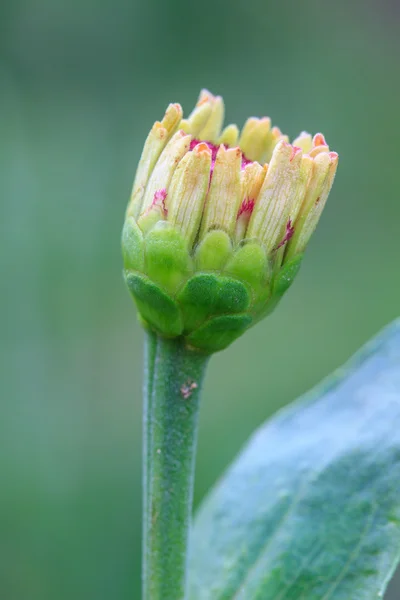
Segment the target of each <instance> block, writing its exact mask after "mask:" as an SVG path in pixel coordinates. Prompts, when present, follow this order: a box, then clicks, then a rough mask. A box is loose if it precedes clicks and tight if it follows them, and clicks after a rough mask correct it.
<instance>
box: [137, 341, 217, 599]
mask: <svg viewBox="0 0 400 600" xmlns="http://www.w3.org/2000/svg"><path fill="white" fill-rule="evenodd" d="M148 335H149V336H152V335H153V334H148ZM146 357H147V358H146V364H145V379H146V381H145V386H144V401H145V411H144V444H145V447H144V470H143V480H144V481H143V483H144V519H143V600H182V599H183V598H184V597H185V584H186V563H187V549H188V534H189V526H190V520H191V512H192V501H193V483H194V466H195V450H196V441H197V424H198V413H199V400H200V390H201V384H202V380H203V377H204V374H205V369H206V365H207V362H208V356H207V355H205V354H202V353H200V352H196V351H193V350H189V349H188V348H187V347H185V345H184V342H183V340H181V339H179V338H178V339H174V340H167V339H164V338H157V339H156V338H154V337H149V338H148V340H147V352H146Z"/></svg>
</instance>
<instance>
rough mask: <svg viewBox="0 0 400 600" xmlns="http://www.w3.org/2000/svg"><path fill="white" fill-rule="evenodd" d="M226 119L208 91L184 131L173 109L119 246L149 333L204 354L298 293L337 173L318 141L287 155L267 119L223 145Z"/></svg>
mask: <svg viewBox="0 0 400 600" xmlns="http://www.w3.org/2000/svg"><path fill="white" fill-rule="evenodd" d="M223 116H224V104H223V100H222V98H221V97H219V96H213V94H211V93H210V92H208V91H207V90H203V91H202V92H201V94H200V97H199V100H198V102H197V105H196V107H195V109H194V110H193V111H192V113H191V114H190V115H189V117H188V118H187V119H182V109H181V107H180V106H179V105H178V104H171V105H170V106H169V107H168V109H167V112H166V114H165V117H164V119H163V120H162V121H161V122H156V123H155V125H154V126H153V128H152V129H151V131H150V133H149V135H148V138H147V140H146V142H145V146H144V149H143V152H142V156H141V159H140V162H139V166H138V169H137V172H136V178H135V183H134V186H133V191H132V196H131V201H130V203H129V205H128V208H127V213H126V221H125V225H124V229H123V234H122V250H123V259H124V272H125V279H126V282H127V285H128V288H129V290H130V291H131V293H132V296H133V298H134V300H135V302H136V306H137V308H138V311H139V315H140V319H141V322H142V323H143V324H144V325H145V326H146V327H149V328H151V329H153V330H154V331H155V332H157V333H158V334H159V335H162V336H166V337H175V336H183V337H184V339H185V340H186V343H187V344H188V345H189V346H191V347H193V348H194V349H197V350H199V351H204V352H207V353H211V352H216V351H218V350H222V349H223V348H225V347H226V346H228V345H229V344H230V343H231V342H232V341H234V340H235V339H236V338H237V337H239V336H240V335H241V334H242V333H243V332H244V331H245V330H246V329H248V328H249V327H250V326H251V325H253V324H254V323H256V322H257V321H259V320H260V319H261V318H263V317H264V316H265V315H267V314H269V313H270V312H271V311H272V310H273V309H274V307H275V306H276V305H277V304H278V302H279V300H280V298H281V297H282V296H283V294H284V293H285V291H286V290H287V289H288V288H289V287H290V285H291V283H292V282H293V280H294V278H295V276H296V274H297V272H298V270H299V267H300V264H301V261H302V257H303V253H304V250H305V248H306V245H307V243H308V241H309V239H310V237H311V235H312V232H313V231H314V229H315V227H316V225H317V222H318V220H319V218H320V216H321V213H322V210H323V208H324V205H325V203H326V200H327V197H328V194H329V191H330V189H331V186H332V183H333V179H334V175H335V171H336V167H337V161H338V156H337V154H336V153H335V152H330V149H329V146H328V144H327V143H326V141H325V138H324V136H323V135H322V134H320V133H319V134H316V135H315V136H314V137H313V138H312V136H311V135H310V134H307V133H306V132H303V133H302V134H300V136H299V137H298V138H297V139H296V140H295V142H294V143H293V144H290V143H289V140H288V137H287V136H285V135H283V134H282V133H281V131H280V129H279V128H277V127H272V128H271V121H270V119H269V118H267V117H264V118H262V119H257V118H255V117H252V118H250V119H248V120H247V121H246V124H245V126H244V127H243V130H242V132H241V134H239V130H238V128H237V127H236V125H229V126H228V127H226V128H225V129H224V130H223V131H222V133H221V130H222V125H223Z"/></svg>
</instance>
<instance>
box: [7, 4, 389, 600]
mask: <svg viewBox="0 0 400 600" xmlns="http://www.w3.org/2000/svg"><path fill="white" fill-rule="evenodd" d="M399 15H400V10H399V5H398V4H397V3H396V2H395V1H394V0H392V1H390V0H386V1H383V2H382V1H381V2H378V0H376V1H375V2H371V1H369V0H367V1H365V0H355V1H353V2H348V1H345V0H339V1H337V2H328V1H319V2H317V1H312V0H303V1H302V2H296V3H295V2H293V3H290V2H281V3H277V2H268V1H265V0H264V1H261V0H246V1H245V2H243V1H239V0H230V1H229V0H226V1H218V0H213V1H210V0H203V1H202V2H193V3H191V2H187V1H186V2H184V1H183V0H148V1H146V2H145V1H144V0H142V1H141V2H139V1H135V0H133V1H132V0H131V1H129V2H128V1H125V0H114V1H113V2H110V1H108V2H107V1H106V0H96V1H95V0H79V1H78V0H71V1H70V2H66V1H64V2H59V1H55V0H8V1H4V0H2V1H1V3H0V198H1V208H0V211H1V212H0V232H1V235H0V250H1V252H0V264H1V267H2V273H3V275H2V287H1V295H0V303H1V315H2V317H3V319H2V325H1V348H0V352H1V357H0V365H1V366H0V369H1V409H0V473H1V484H0V597H1V599H2V600H3V599H4V600H39V599H40V600H54V599H56V600H64V599H65V600H71V599H72V598H73V599H74V600H110V598H112V599H118V600H128V599H129V600H132V599H138V598H139V588H140V583H139V580H140V532H141V526H140V509H141V491H140V485H141V483H140V460H141V398H140V388H141V361H142V342H143V335H142V332H141V330H140V328H139V326H138V325H137V323H136V320H135V313H134V310H133V306H132V301H131V299H130V297H129V295H128V293H127V291H126V290H125V288H124V284H123V282H122V276H121V259H120V245H119V244H120V241H119V238H120V230H121V225H122V221H123V215H124V209H125V205H126V201H127V198H128V196H129V193H130V188H131V183H132V180H133V176H134V172H135V165H136V163H137V161H138V158H139V155H140V152H141V146H142V144H143V141H144V139H145V136H146V135H147V132H148V130H149V128H150V127H151V125H152V123H153V121H154V120H156V119H158V118H160V117H161V116H162V114H163V111H164V109H165V107H166V105H167V104H168V103H169V102H170V101H178V102H181V103H182V104H183V106H184V109H185V110H186V112H188V111H189V110H191V108H192V106H193V104H194V102H195V101H196V98H197V95H198V92H199V89H200V88H201V87H209V88H210V89H211V90H212V91H213V92H214V93H218V94H222V95H223V96H224V97H225V101H226V105H227V115H226V116H227V121H228V122H231V121H234V122H235V121H236V122H238V123H240V124H242V123H243V122H244V120H245V119H246V118H247V116H249V115H253V114H254V115H259V116H262V115H264V114H268V115H270V116H271V117H272V119H273V122H274V123H275V124H279V126H280V127H281V128H282V129H283V131H284V132H285V133H288V134H290V135H291V136H293V135H295V134H297V133H298V132H299V131H300V130H302V129H307V130H310V131H312V132H316V131H319V130H321V129H322V130H323V131H324V133H325V134H326V136H327V138H328V141H329V142H330V144H331V147H332V148H333V149H335V150H337V151H338V152H339V153H340V156H341V162H340V165H339V172H338V176H337V180H336V183H335V186H334V189H333V193H332V194H331V197H330V199H329V202H328V206H327V208H326V211H325V213H324V215H323V218H322V221H321V223H320V226H319V228H318V230H317V232H316V234H315V236H314V238H313V240H312V243H311V244H310V247H309V250H308V253H307V260H306V261H305V262H304V265H303V267H302V271H301V274H300V276H299V277H298V279H297V280H296V283H295V285H294V287H293V288H292V290H291V291H290V293H289V294H288V295H287V297H286V298H285V299H284V301H283V302H282V304H281V306H280V308H279V310H277V311H276V313H275V314H274V315H273V316H272V317H270V318H269V319H268V320H267V321H265V322H264V323H263V324H261V325H259V326H258V327H256V328H255V329H254V330H252V331H250V332H249V333H248V334H247V335H245V336H244V337H243V338H242V339H241V340H239V341H238V342H236V343H235V344H234V345H233V346H232V347H231V348H230V349H228V350H227V351H225V352H223V353H221V354H219V355H217V356H215V357H214V358H213V360H212V362H211V367H210V370H209V374H208V378H207V382H206V387H205V395H204V402H203V407H202V415H201V431H200V441H199V454H198V465H197V483H196V502H198V501H199V500H200V499H201V497H202V496H203V495H204V493H205V492H206V490H207V489H208V488H209V486H210V485H211V484H212V483H213V482H214V481H215V479H216V478H217V477H218V476H219V474H220V473H221V472H222V470H223V469H224V468H225V467H226V466H227V464H228V463H229V462H230V461H231V460H232V458H233V456H234V455H235V453H236V452H237V451H238V450H239V448H240V447H241V445H242V444H243V443H244V441H245V440H246V438H247V437H248V436H249V434H250V433H251V431H252V430H253V429H254V428H255V427H256V426H257V425H258V424H260V423H261V422H262V421H263V420H264V419H265V418H266V417H268V416H269V415H270V414H271V413H273V412H274V411H275V410H276V409H277V408H278V407H280V406H282V405H284V404H285V403H287V402H290V401H291V400H292V399H293V398H295V397H296V396H298V395H299V394H301V393H302V392H304V391H305V390H307V389H308V388H310V387H311V386H313V385H314V384H315V383H316V382H318V381H319V380H320V379H321V378H322V377H324V376H326V375H327V374H328V373H329V372H330V371H331V370H332V369H334V368H335V367H337V366H338V365H340V364H341V363H342V362H343V361H345V360H346V359H347V358H348V357H349V356H350V355H351V354H352V353H353V352H354V351H355V350H356V349H357V348H358V347H359V346H360V345H361V344H363V343H364V342H365V341H366V340H367V339H368V338H369V337H371V336H372V335H374V334H375V333H376V332H377V330H379V329H380V328H381V327H382V326H383V325H385V324H386V323H388V322H389V321H391V320H392V319H393V318H395V317H396V316H397V315H398V314H399V312H400V311H399V306H400V277H399V270H398V259H399V224H398V222H399V218H400V202H399V193H398V185H399V159H398V143H399V134H400V125H399V113H398V108H399V98H400V76H399V68H398V65H399V50H400V41H399V37H398V26H399ZM338 435H340V432H338ZM349 477H351V473H349ZM398 581H399V583H398V584H397V592H396V581H394V583H393V585H392V588H391V591H390V592H389V594H388V599H389V598H390V599H391V600H395V599H396V598H399V596H400V579H399V580H398Z"/></svg>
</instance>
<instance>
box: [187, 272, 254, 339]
mask: <svg viewBox="0 0 400 600" xmlns="http://www.w3.org/2000/svg"><path fill="white" fill-rule="evenodd" d="M177 300H178V302H179V303H180V305H181V309H182V313H183V315H184V323H185V331H189V332H190V331H192V330H193V329H195V328H197V327H199V326H200V325H201V324H202V323H203V322H204V321H205V320H206V319H207V318H209V317H210V316H211V315H218V314H223V313H237V312H243V311H245V310H246V309H247V308H248V306H249V304H250V296H249V293H248V291H247V289H246V286H245V285H244V284H243V283H241V282H240V281H237V280H235V279H232V278H230V277H223V276H218V275H214V274H212V273H200V274H199V275H194V276H193V277H192V278H191V279H189V281H188V282H187V283H186V285H185V287H184V288H183V289H182V291H181V292H180V293H179V294H178V296H177Z"/></svg>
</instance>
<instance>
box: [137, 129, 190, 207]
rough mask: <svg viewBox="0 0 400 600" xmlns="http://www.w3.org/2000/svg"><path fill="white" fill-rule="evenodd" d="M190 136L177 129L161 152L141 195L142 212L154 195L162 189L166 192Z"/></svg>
mask: <svg viewBox="0 0 400 600" xmlns="http://www.w3.org/2000/svg"><path fill="white" fill-rule="evenodd" d="M191 139H192V138H191V136H190V135H186V134H185V133H184V132H183V131H177V132H176V133H175V135H174V136H173V137H172V138H171V140H170V141H169V142H168V144H167V145H166V147H165V148H164V150H163V151H162V152H161V155H160V158H159V159H158V161H157V163H156V165H155V167H154V169H153V172H152V174H151V177H150V179H149V182H148V184H147V186H146V191H145V194H144V197H143V205H142V211H141V212H142V213H143V212H144V211H146V210H147V209H148V208H149V206H151V205H152V203H153V200H154V195H155V194H156V193H157V192H159V191H160V190H162V189H165V190H166V191H167V192H168V186H169V183H170V181H171V178H172V175H173V173H174V171H175V169H176V167H177V165H178V163H179V161H180V160H181V158H182V157H183V156H184V155H185V154H186V152H187V151H188V150H189V147H190V141H191Z"/></svg>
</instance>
